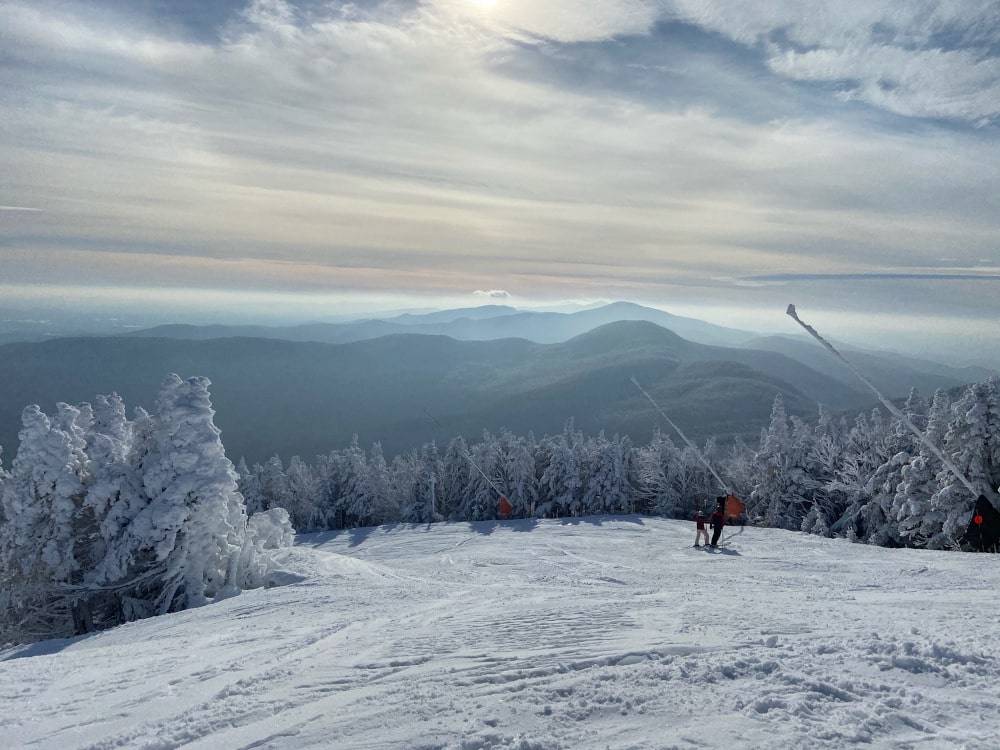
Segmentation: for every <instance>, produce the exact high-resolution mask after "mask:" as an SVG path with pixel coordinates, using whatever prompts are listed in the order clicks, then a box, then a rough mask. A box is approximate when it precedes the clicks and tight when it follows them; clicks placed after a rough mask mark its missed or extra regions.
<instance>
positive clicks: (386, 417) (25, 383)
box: [0, 302, 989, 463]
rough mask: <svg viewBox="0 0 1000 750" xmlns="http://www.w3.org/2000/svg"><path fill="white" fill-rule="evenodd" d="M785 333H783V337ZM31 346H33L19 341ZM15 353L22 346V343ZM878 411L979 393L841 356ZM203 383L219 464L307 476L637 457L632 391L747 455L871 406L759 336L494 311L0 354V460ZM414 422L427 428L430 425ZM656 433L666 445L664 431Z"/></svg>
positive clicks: (829, 367) (892, 363) (646, 318)
mask: <svg viewBox="0 0 1000 750" xmlns="http://www.w3.org/2000/svg"><path fill="white" fill-rule="evenodd" d="M789 323H791V321H789ZM36 333H37V332H36ZM26 337H27V338H32V337H36V338H37V336H34V335H33V334H32V335H26ZM846 351H847V352H848V353H849V356H851V357H852V359H853V361H854V362H855V364H856V365H858V366H859V367H861V368H862V370H863V371H864V372H866V373H867V376H868V377H869V378H870V379H871V380H872V381H873V383H874V384H875V385H876V386H877V387H879V388H880V389H881V390H883V391H884V392H885V393H887V394H888V395H889V396H890V397H895V398H902V397H905V396H906V395H907V394H908V393H909V391H910V389H911V388H917V389H918V390H919V391H920V392H921V393H923V394H924V395H925V396H930V395H932V394H933V392H934V391H935V390H936V389H937V388H945V389H948V388H956V387H958V386H961V385H965V384H967V383H970V382H974V381H976V380H977V379H981V378H983V377H986V376H987V375H988V374H989V371H988V370H987V369H985V368H980V367H954V366H950V365H947V364H942V363H939V362H933V361H928V360H923V359H919V358H914V357H905V356H902V355H896V354H891V353H885V352H883V353H878V352H870V351H865V350H858V349H854V348H851V347H847V348H846ZM175 371H176V372H180V373H182V374H185V375H193V374H197V375H205V376H207V377H209V378H210V379H211V380H212V382H213V386H212V395H213V401H214V404H215V408H216V411H217V423H218V425H219V426H220V428H221V429H222V431H223V437H224V440H225V444H226V447H227V451H228V453H229V455H230V456H231V457H232V458H233V460H234V461H238V460H239V458H246V460H247V461H248V462H250V463H253V462H256V461H263V460H265V459H266V458H268V457H269V456H271V455H275V454H277V455H279V456H281V457H282V458H284V459H285V460H287V459H288V458H290V457H291V456H293V455H299V456H302V457H304V458H306V459H307V460H311V459H312V458H314V457H315V456H317V455H323V454H326V453H328V452H329V451H330V450H333V449H339V448H343V447H345V446H346V445H348V444H349V443H350V441H351V439H352V437H353V436H354V435H355V434H356V435H358V437H359V442H360V443H361V445H366V446H367V445H370V444H371V443H373V442H380V443H381V444H382V446H383V449H384V450H385V451H386V453H387V455H390V456H391V455H395V454H397V453H402V452H405V451H408V450H410V449H412V448H416V447H419V446H420V445H422V444H424V443H428V442H431V441H435V442H437V444H438V445H441V446H443V445H445V444H446V443H447V442H448V440H449V439H450V438H451V437H454V436H457V435H462V436H464V437H465V438H466V439H467V440H469V441H475V440H477V439H478V438H479V437H481V435H482V431H483V430H484V429H486V430H490V431H492V432H494V433H496V432H498V431H499V430H501V429H503V428H506V429H508V430H511V431H512V432H514V433H516V434H527V433H528V432H529V431H533V432H535V433H536V434H537V435H539V436H541V435H543V434H555V433H558V432H560V431H561V430H562V429H563V426H564V425H565V423H566V422H567V421H568V420H569V419H573V420H575V424H576V427H577V428H578V429H582V430H584V431H585V432H587V433H596V432H598V431H600V430H605V431H606V432H607V433H608V434H609V435H611V434H614V433H621V434H624V435H629V436H630V437H631V438H632V439H633V441H635V442H637V443H642V442H646V441H647V440H648V439H649V437H650V436H651V434H652V432H653V430H654V428H656V427H659V428H661V429H665V430H668V428H667V426H666V425H665V424H664V423H663V421H662V419H661V418H660V416H659V415H658V414H657V411H656V409H654V408H653V407H652V406H651V405H650V404H649V402H648V401H647V400H646V399H645V398H644V397H643V396H642V394H641V393H640V392H639V391H638V390H637V389H636V388H635V387H634V385H633V384H632V383H631V378H632V377H636V378H637V379H638V380H639V381H640V382H641V383H642V384H643V385H644V387H647V388H648V389H649V390H650V392H651V393H652V394H653V395H654V397H655V398H656V399H657V401H658V404H659V405H660V406H661V408H663V409H665V410H666V413H667V414H668V415H670V416H671V418H672V419H674V420H675V421H676V423H677V424H678V425H679V426H680V427H681V428H682V429H683V430H684V431H685V434H687V435H688V436H689V437H690V438H691V439H693V440H696V441H699V442H700V441H704V440H706V439H708V438H710V437H713V436H714V437H717V438H718V439H719V440H720V441H721V442H722V444H723V445H724V444H726V443H728V442H729V441H732V440H733V439H735V438H736V437H740V438H742V439H744V440H745V441H746V442H748V443H749V444H751V445H754V444H756V441H757V439H758V436H759V433H760V429H761V427H765V426H767V424H768V421H769V419H770V414H771V404H772V401H773V399H774V397H775V396H776V395H777V394H779V393H780V394H782V396H783V398H784V400H785V405H786V408H787V409H788V411H789V413H790V414H793V415H797V416H800V417H802V418H803V419H806V420H811V419H813V418H815V416H816V414H817V412H818V408H819V405H820V404H823V405H825V406H826V407H828V408H831V409H833V410H835V411H844V412H848V413H850V412H851V411H852V410H853V411H855V412H856V411H858V410H863V409H868V408H871V406H873V405H874V404H875V398H874V396H873V394H872V393H871V392H870V391H869V390H867V389H866V388H865V387H864V385H863V384H862V383H861V382H860V381H858V380H857V378H856V377H855V376H854V375H853V373H851V372H850V370H849V369H848V368H846V367H844V366H843V365H842V364H841V363H839V362H837V361H835V360H834V359H833V358H832V357H831V356H830V355H829V353H828V352H826V351H825V350H824V349H823V348H822V347H820V346H818V345H817V344H816V343H815V342H813V341H812V339H810V338H809V337H808V336H805V335H799V334H791V335H785V336H760V335H758V334H756V333H755V332H752V331H745V330H739V329H733V328H726V327H722V326H717V325H713V324H710V323H706V322H704V321H700V320H696V319H693V318H688V317H684V316H678V315H672V314H670V313H667V312H664V311H662V310H658V309H654V308H649V307H645V306H641V305H636V304H633V303H628V302H616V303H612V304H607V305H600V306H596V307H590V308H587V309H582V310H577V311H575V312H571V313H561V312H537V311H521V310H518V309H516V308H513V307H511V306H509V305H480V306H476V307H471V308H458V309H453V310H438V311H434V312H422V313H397V314H393V315H391V316H388V317H386V318H384V319H375V318H361V319H354V320H346V321H342V322H327V323H323V322H313V323H303V324H299V325H289V326H262V325H230V324H221V323H220V324H213V325H202V326H197V325H191V324H183V325H163V326H155V327H152V328H148V329H129V330H128V331H126V332H124V333H118V334H117V335H113V336H108V335H92V336H84V337H80V336H76V337H65V338H59V337H57V338H53V339H46V340H43V341H22V342H19V343H9V344H6V345H2V346H0V389H2V392H3V393H4V394H5V398H4V399H3V401H2V402H0V445H3V446H4V449H5V453H6V455H7V456H9V457H10V456H13V455H14V453H15V451H16V446H17V431H18V429H19V426H20V416H19V415H20V410H21V409H22V408H23V407H24V406H25V405H27V404H31V403H38V404H40V405H41V406H42V408H43V409H52V408H53V407H54V405H55V403H56V402H58V401H66V402H69V403H78V402H84V401H90V400H92V399H93V398H94V396H95V395H97V394H108V393H111V392H116V393H118V394H119V395H121V396H122V398H123V399H124V400H125V402H126V403H128V404H129V405H130V407H131V406H140V405H141V406H144V407H146V408H147V409H148V408H151V406H152V402H153V399H154V397H155V394H156V391H157V388H158V387H159V383H160V381H161V379H162V378H163V376H164V375H165V374H166V373H168V372H175ZM428 412H429V413H430V414H432V415H434V416H435V417H436V419H437V420H439V423H440V425H442V426H444V427H445V429H446V430H447V434H446V433H444V432H442V430H441V428H440V427H439V425H438V424H435V423H434V422H432V421H431V420H430V419H429V418H428V416H427V413H428ZM668 431H669V430H668Z"/></svg>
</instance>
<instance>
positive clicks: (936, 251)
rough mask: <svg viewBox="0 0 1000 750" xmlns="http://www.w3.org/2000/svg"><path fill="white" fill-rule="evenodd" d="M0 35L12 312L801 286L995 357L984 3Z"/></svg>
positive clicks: (50, 18) (482, 3)
mask: <svg viewBox="0 0 1000 750" xmlns="http://www.w3.org/2000/svg"><path fill="white" fill-rule="evenodd" d="M0 48H2V49H3V50H4V56H3V59H2V60H0V106H2V107H3V111H4V113H5V115H6V116H5V118H4V121H3V122H2V123H0V154H3V165H4V169H3V172H4V180H3V181H2V183H0V304H3V305H7V306H12V305H15V304H17V305H21V304H22V303H23V304H25V305H28V309H32V305H33V306H34V308H35V309H37V308H38V307H41V306H47V305H51V304H52V303H53V301H54V300H56V299H60V300H62V302H61V304H62V303H65V305H68V306H70V307H71V308H72V309H74V310H77V311H81V310H85V311H88V312H86V313H85V314H87V315H90V314H92V313H91V312H90V311H95V310H96V311H97V312H100V313H101V314H107V315H117V314H119V313H118V312H117V311H121V310H125V309H128V310H129V311H130V312H129V315H133V314H138V313H142V312H157V313H159V312H164V313H168V312H169V313H171V314H172V315H173V316H175V317H176V316H180V315H186V314H187V313H189V312H192V311H194V310H198V311H199V312H198V315H204V316H208V317H211V316H215V317H216V318H218V317H220V316H224V315H225V316H228V315H230V314H231V313H234V312H235V313H240V314H243V315H247V316H250V315H254V316H256V315H264V314H268V315H270V314H271V313H272V311H271V310H267V309H266V308H269V307H275V308H280V309H278V310H275V311H273V313H274V315H275V316H276V317H281V316H301V317H302V318H316V317H322V316H324V315H337V314H345V313H344V311H347V313H348V314H355V313H359V312H363V311H366V310H368V311H377V310H382V309H403V308H408V307H446V308H448V307H460V306H467V305H468V304H470V300H475V299H477V298H476V296H475V294H474V293H475V291H476V290H481V291H482V292H483V293H486V294H487V295H488V294H491V293H492V294H496V295H497V297H496V298H497V299H509V300H510V301H511V304H514V305H515V306H518V307H530V306H537V305H551V304H555V303H559V302H561V301H568V302H572V301H579V302H582V303H589V302H591V301H594V300H601V299H603V300H617V299H625V300H632V301H635V302H638V303H642V304H645V305H649V306H654V307H658V308H660V309H665V310H669V311H671V312H674V313H676V314H681V315H687V316H691V317H698V318H700V319H704V320H707V321H709V322H713V323H718V324H721V325H730V326H736V327H741V328H748V327H752V328H755V329H760V330H762V331H765V332H782V331H793V330H794V328H790V327H789V324H790V321H788V320H786V319H785V318H784V310H785V308H786V306H787V305H788V304H789V303H794V304H796V305H797V306H798V308H799V309H800V310H801V311H802V313H803V315H804V316H806V315H808V316H811V317H812V318H813V320H812V322H813V323H814V324H815V325H816V326H817V327H818V328H819V329H820V330H822V331H823V332H824V333H826V334H828V335H830V336H834V337H839V338H843V339H848V340H850V339H855V340H857V343H859V344H867V345H873V344H874V345H878V346H885V347H889V346H890V345H892V348H900V347H905V348H906V349H907V350H909V351H914V352H922V353H924V354H925V355H926V354H930V353H934V352H936V353H938V354H939V355H941V356H946V357H947V358H956V359H961V360H980V359H982V358H983V357H987V358H989V359H993V360H995V359H998V358H1000V335H998V334H996V333H995V332H993V330H992V329H994V328H996V325H995V321H996V318H997V310H998V305H997V296H998V295H997V292H998V291H1000V285H998V283H997V282H998V281H1000V212H998V211H997V207H998V206H997V196H998V195H1000V171H998V170H997V169H996V168H995V165H996V164H998V163H1000V128H998V122H1000V55H998V50H1000V10H998V8H997V6H996V5H995V4H989V3H987V4H983V3H981V2H975V1H973V0H967V1H962V0H960V1H959V2H955V3H949V4H947V5H937V6H933V7H931V6H928V5H927V4H926V3H924V2H921V1H920V0H894V2H891V3H888V4H879V5H877V6H876V5H872V4H870V3H865V2H860V1H859V0H851V1H850V2H845V3H841V4H840V5H838V8H837V12H836V13H830V12H829V8H828V5H827V4H826V3H821V2H819V0H808V1H807V2H802V1H801V0H796V2H788V1H787V0H781V1H780V2H772V3H768V4H767V5H766V6H760V5H756V4H746V3H732V2H729V1H728V0H699V2H689V1H688V0H575V1H574V2H569V0H551V1H550V2H546V3H531V2H526V0H391V1H389V0H360V1H359V2H349V3H348V2H339V1H337V0H335V1H333V2H328V1H327V0H322V1H321V0H220V2H213V3H203V2H195V0H178V1H177V2H171V3H162V2H156V1H155V0H96V1H94V2H83V0H30V1H29V0H4V1H3V2H0ZM479 301H482V298H480V299H479ZM256 308H265V309H263V310H258V309H256ZM19 309H20V308H19ZM897 344H898V345H899V346H896V345H897Z"/></svg>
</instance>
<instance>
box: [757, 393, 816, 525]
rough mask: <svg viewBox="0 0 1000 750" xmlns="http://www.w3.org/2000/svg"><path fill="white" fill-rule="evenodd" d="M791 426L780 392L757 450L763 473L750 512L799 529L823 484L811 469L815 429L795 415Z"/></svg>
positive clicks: (773, 522)
mask: <svg viewBox="0 0 1000 750" xmlns="http://www.w3.org/2000/svg"><path fill="white" fill-rule="evenodd" d="M791 425H792V426H791V428H789V419H788V416H787V414H786V412H785V402H784V399H783V398H782V396H781V394H780V393H779V394H778V395H777V396H775V399H774V404H773V406H772V409H771V424H770V426H769V427H768V429H767V431H766V432H765V433H764V435H763V440H762V444H761V447H760V450H759V451H758V452H757V457H756V461H757V465H758V467H759V471H760V474H759V480H758V483H757V487H756V489H754V491H753V492H752V493H751V495H750V502H749V503H748V506H749V507H748V514H749V515H750V516H751V517H758V518H760V519H761V520H762V521H763V522H764V524H765V525H766V526H772V527H775V528H782V529H796V530H797V529H800V528H801V526H802V521H803V519H804V518H805V516H806V515H807V513H808V512H809V508H810V507H811V505H812V494H813V492H814V491H815V490H816V488H817V487H818V486H819V483H818V482H816V481H815V479H813V477H812V476H810V473H809V470H808V456H809V454H810V451H811V448H812V434H811V430H810V428H809V426H808V425H807V424H805V423H804V422H803V421H802V420H800V419H797V418H794V417H793V418H792V420H791Z"/></svg>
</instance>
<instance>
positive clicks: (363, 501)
mask: <svg viewBox="0 0 1000 750" xmlns="http://www.w3.org/2000/svg"><path fill="white" fill-rule="evenodd" d="M344 472H345V481H344V489H343V502H344V506H345V508H346V512H347V517H348V519H349V525H350V526H372V525H374V524H376V523H381V522H382V520H381V519H382V518H383V517H384V516H385V515H386V503H387V495H388V474H387V472H386V466H385V459H384V458H383V457H382V446H381V445H379V444H377V443H376V444H375V445H374V446H372V451H371V462H369V456H368V455H366V454H365V452H364V451H363V450H362V449H361V448H360V447H359V446H358V438H357V435H355V436H354V439H353V440H352V441H351V445H350V447H349V448H348V449H347V451H345V453H344Z"/></svg>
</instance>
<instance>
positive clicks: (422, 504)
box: [389, 442, 444, 523]
mask: <svg viewBox="0 0 1000 750" xmlns="http://www.w3.org/2000/svg"><path fill="white" fill-rule="evenodd" d="M442 467H443V464H442V462H441V460H440V458H439V457H438V454H437V446H436V445H435V444H434V443H433V442H432V443H429V444H428V445H425V446H423V448H422V449H421V450H420V451H411V452H410V453H408V454H406V455H404V456H396V458H395V459H393V462H392V466H391V467H390V471H389V477H390V492H391V493H392V494H393V495H395V496H396V497H398V498H399V499H400V520H402V521H403V522H405V523H433V522H434V521H438V520H444V519H443V518H442V517H441V515H440V514H439V513H438V512H437V484H438V477H440V476H441V473H442V470H443V469H442Z"/></svg>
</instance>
